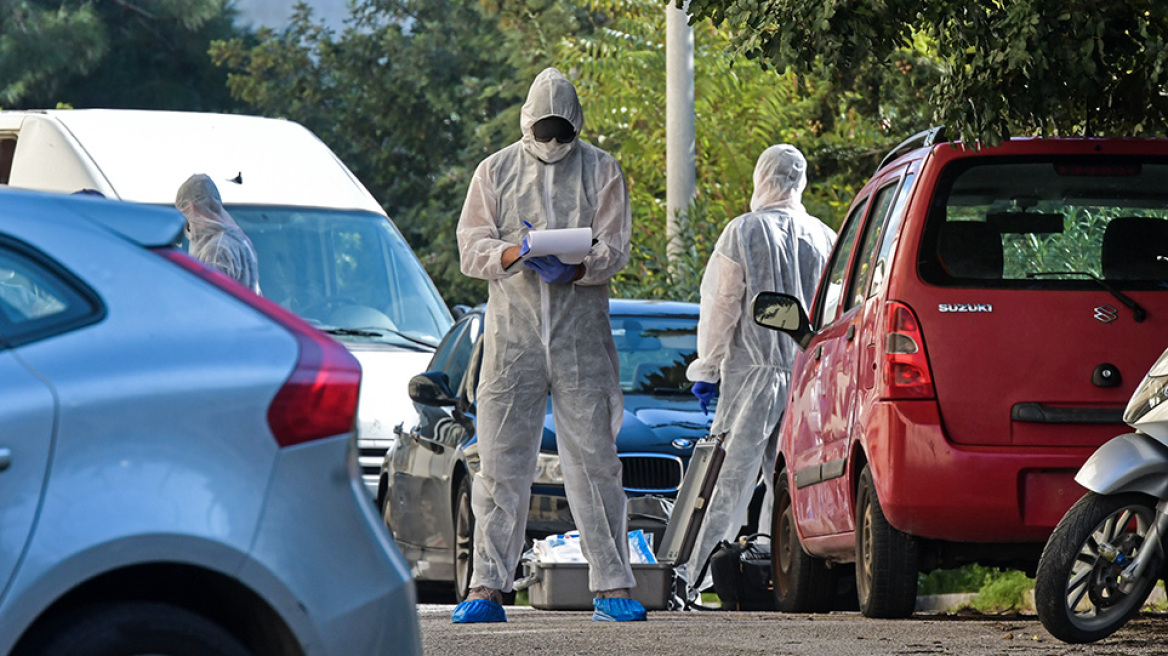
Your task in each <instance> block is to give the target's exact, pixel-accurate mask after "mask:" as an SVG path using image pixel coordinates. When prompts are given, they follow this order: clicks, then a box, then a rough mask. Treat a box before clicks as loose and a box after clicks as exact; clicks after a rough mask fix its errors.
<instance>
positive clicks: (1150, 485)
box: [1075, 433, 1168, 499]
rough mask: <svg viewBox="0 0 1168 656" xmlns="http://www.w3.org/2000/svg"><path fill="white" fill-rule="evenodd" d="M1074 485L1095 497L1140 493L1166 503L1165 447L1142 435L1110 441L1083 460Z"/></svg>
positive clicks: (1167, 448)
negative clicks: (1085, 460)
mask: <svg viewBox="0 0 1168 656" xmlns="http://www.w3.org/2000/svg"><path fill="white" fill-rule="evenodd" d="M1075 482H1077V483H1078V484H1079V485H1082V486H1083V487H1085V488H1087V489H1088V490H1091V491H1092V492H1095V493H1097V494H1122V493H1124V492H1142V493H1144V494H1150V495H1152V496H1153V497H1156V498H1157V499H1168V446H1165V445H1164V444H1163V443H1161V442H1159V441H1158V440H1155V439H1153V438H1151V437H1149V436H1147V435H1145V434H1143V433H1125V434H1123V435H1119V436H1117V437H1113V438H1111V439H1110V440H1109V441H1108V442H1107V443H1106V444H1104V445H1103V446H1101V447H1099V448H1098V449H1096V450H1095V452H1094V453H1092V454H1091V457H1090V458H1087V462H1085V463H1083V466H1082V467H1081V468H1080V469H1079V473H1077V474H1075Z"/></svg>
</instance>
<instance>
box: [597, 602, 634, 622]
mask: <svg viewBox="0 0 1168 656" xmlns="http://www.w3.org/2000/svg"><path fill="white" fill-rule="evenodd" d="M592 608H594V609H595V612H593V613H592V619H593V621H596V622H643V621H645V617H646V616H647V613H646V612H645V607H644V606H642V605H641V602H639V601H637V600H636V599H615V598H613V599H600V598H599V597H598V598H596V599H593V600H592Z"/></svg>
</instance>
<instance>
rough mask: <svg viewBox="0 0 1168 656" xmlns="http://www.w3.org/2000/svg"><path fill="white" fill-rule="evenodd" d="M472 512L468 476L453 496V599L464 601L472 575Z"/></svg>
mask: <svg viewBox="0 0 1168 656" xmlns="http://www.w3.org/2000/svg"><path fill="white" fill-rule="evenodd" d="M474 527H475V519H474V511H473V510H472V509H471V507H470V476H469V475H468V476H463V477H462V480H461V481H459V482H458V491H457V492H456V493H455V495H454V597H455V599H457V600H458V601H460V602H461V601H463V600H465V599H466V595H467V594H469V593H470V577H471V575H472V574H474Z"/></svg>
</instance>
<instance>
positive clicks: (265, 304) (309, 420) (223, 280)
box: [158, 249, 361, 446]
mask: <svg viewBox="0 0 1168 656" xmlns="http://www.w3.org/2000/svg"><path fill="white" fill-rule="evenodd" d="M158 252H159V253H160V254H161V255H163V256H164V257H166V258H167V259H169V260H170V261H172V262H174V263H175V264H178V265H179V266H181V267H183V268H184V269H186V270H188V271H190V272H192V273H194V274H195V275H197V276H199V277H200V278H202V279H204V280H206V281H207V282H210V283H211V284H213V285H215V286H216V287H218V288H219V289H222V290H223V291H225V292H227V293H229V294H231V295H232V296H234V297H235V298H237V299H239V300H240V301H243V302H244V303H246V304H247V305H248V306H250V307H252V308H254V309H255V310H257V311H258V312H260V313H261V314H263V315H264V316H266V317H268V318H269V319H271V320H273V321H275V322H276V323H278V324H280V325H281V326H283V327H284V328H285V329H287V330H288V331H289V332H290V333H292V335H293V336H294V337H295V338H296V342H297V343H298V344H299V346H300V355H299V358H298V359H297V362H296V367H295V368H294V369H293V370H292V374H291V375H290V376H289V377H288V380H287V381H285V382H284V385H283V386H282V387H281V388H280V390H279V391H278V392H276V397H275V398H274V399H272V404H271V406H269V407H268V426H270V427H271V429H272V434H273V435H275V437H276V442H277V443H278V444H279V445H280V446H292V445H294V444H302V443H304V442H311V441H312V440H318V439H323V438H326V437H332V436H334V435H340V434H342V433H348V432H350V431H352V430H353V427H354V426H355V425H356V419H357V398H358V395H359V392H360V389H361V365H360V364H359V363H358V362H357V359H356V358H354V357H353V355H352V354H351V353H349V351H348V350H347V349H345V347H344V346H342V345H341V344H339V343H337V342H336V341H335V340H333V339H332V338H331V337H329V336H328V335H326V334H324V333H322V332H320V331H319V330H317V329H315V328H313V327H312V326H311V325H309V324H308V323H307V322H306V321H304V320H303V319H301V318H300V317H298V316H296V315H295V314H292V313H291V312H289V311H288V310H285V309H284V308H282V307H280V306H279V305H276V304H275V303H273V302H271V301H269V300H267V299H266V298H263V297H260V296H257V295H255V294H253V293H252V292H251V290H249V289H247V288H246V287H244V286H243V285H240V284H239V283H237V282H235V281H234V280H232V279H231V278H228V277H227V276H225V275H223V274H221V273H219V272H218V271H214V270H212V269H210V268H208V267H207V266H205V265H203V264H202V263H201V262H199V261H198V260H195V259H194V258H192V257H190V256H188V255H187V254H186V253H183V252H181V251H177V250H174V249H161V250H159V251H158Z"/></svg>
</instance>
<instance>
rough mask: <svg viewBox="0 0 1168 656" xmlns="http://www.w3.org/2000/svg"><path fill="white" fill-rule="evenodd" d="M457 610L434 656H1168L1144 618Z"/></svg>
mask: <svg viewBox="0 0 1168 656" xmlns="http://www.w3.org/2000/svg"><path fill="white" fill-rule="evenodd" d="M453 608H454V607H453V606H451V605H438V604H420V605H419V606H418V615H419V618H420V620H421V626H422V645H423V649H424V651H425V653H426V654H427V656H444V655H446V654H450V655H452V656H462V655H464V654H466V655H470V654H475V655H482V656H490V655H492V654H525V655H526V654H540V655H556V654H565V655H566V654H620V655H622V656H642V655H657V654H662V655H670V656H672V655H677V656H688V655H691V654H700V655H703V656H729V655H736V654H759V655H763V654H765V655H767V656H771V655H787V654H800V655H801V654H812V655H814V656H853V655H855V656H861V655H862V656H869V655H879V654H889V655H892V654H896V655H901V654H955V655H958V656H997V655H1000V654H1011V655H1013V654H1059V655H1063V654H1092V655H1096V654H1103V655H1108V656H1110V655H1120V654H1122V655H1124V656H1129V655H1132V654H1166V653H1168V614H1163V613H1145V614H1144V615H1142V616H1140V617H1139V618H1137V619H1135V620H1133V621H1132V622H1130V623H1128V625H1127V626H1125V627H1124V628H1123V629H1121V630H1120V631H1119V632H1118V633H1116V634H1115V635H1113V636H1112V637H1110V638H1108V639H1107V640H1103V641H1101V642H1098V643H1094V644H1091V645H1068V644H1065V643H1062V642H1059V641H1058V640H1056V639H1055V638H1053V637H1051V635H1050V634H1049V633H1047V632H1046V630H1045V629H1044V628H1043V627H1042V624H1041V623H1040V622H1039V621H1038V618H1037V617H1035V616H1033V615H1004V616H984V615H962V614H957V615H942V614H917V615H915V616H914V617H913V618H912V619H908V620H873V619H868V618H866V617H863V616H861V615H859V614H858V613H832V614H830V615H785V614H781V613H749V612H722V611H707V612H693V611H691V612H680V611H654V612H650V613H649V621H647V622H631V623H622V624H611V623H602V622H593V621H592V619H591V613H585V612H574V611H571V612H569V611H543V610H536V609H533V608H530V607H525V606H523V607H515V606H509V607H508V608H507V616H508V621H507V623H505V624H459V625H456V624H452V623H451V622H450V611H451V610H452V609H453Z"/></svg>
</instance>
